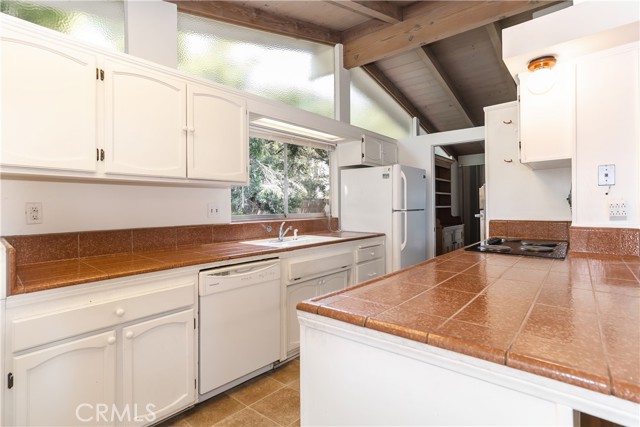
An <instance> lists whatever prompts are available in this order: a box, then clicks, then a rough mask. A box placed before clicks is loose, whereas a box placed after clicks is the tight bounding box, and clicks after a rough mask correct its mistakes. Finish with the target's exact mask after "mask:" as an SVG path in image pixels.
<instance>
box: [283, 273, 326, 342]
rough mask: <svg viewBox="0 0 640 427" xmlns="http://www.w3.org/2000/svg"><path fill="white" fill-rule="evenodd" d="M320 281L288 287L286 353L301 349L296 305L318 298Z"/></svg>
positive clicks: (309, 281)
mask: <svg viewBox="0 0 640 427" xmlns="http://www.w3.org/2000/svg"><path fill="white" fill-rule="evenodd" d="M319 281H320V279H314V280H308V281H306V282H302V283H297V284H295V285H291V286H288V287H287V331H286V334H285V336H286V337H287V338H286V351H287V352H290V351H291V350H295V349H297V348H299V347H300V324H299V323H298V314H297V313H296V305H298V303H299V302H300V301H304V300H306V299H309V298H313V297H315V296H316V294H317V291H316V287H317V286H319Z"/></svg>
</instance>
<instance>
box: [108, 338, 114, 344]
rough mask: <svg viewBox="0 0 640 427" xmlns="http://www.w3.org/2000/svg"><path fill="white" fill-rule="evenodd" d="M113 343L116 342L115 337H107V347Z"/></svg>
mask: <svg viewBox="0 0 640 427" xmlns="http://www.w3.org/2000/svg"><path fill="white" fill-rule="evenodd" d="M115 342H116V337H109V338H107V343H108V344H109V345H111V344H115Z"/></svg>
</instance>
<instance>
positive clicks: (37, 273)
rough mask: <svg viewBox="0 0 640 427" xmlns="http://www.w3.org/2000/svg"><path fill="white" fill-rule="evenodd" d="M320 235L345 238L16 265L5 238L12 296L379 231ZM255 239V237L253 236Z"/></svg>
mask: <svg viewBox="0 0 640 427" xmlns="http://www.w3.org/2000/svg"><path fill="white" fill-rule="evenodd" d="M308 234H313V235H318V236H333V237H340V238H341V239H343V240H339V241H330V242H323V243H316V244H312V245H302V246H297V247H289V248H273V247H268V246H257V245H249V244H245V243H240V242H238V241H232V242H220V243H210V244H203V245H194V246H183V247H179V248H175V249H163V250H156V251H143V252H133V253H126V254H115V255H102V256H93V257H84V258H72V259H66V260H60V261H50V262H42V263H34V264H24V265H18V266H17V267H16V265H15V258H16V255H15V250H14V249H13V248H12V247H11V245H9V244H8V242H7V241H6V240H4V239H2V243H3V244H4V245H5V247H6V248H7V253H8V256H7V263H8V264H9V265H8V269H7V270H8V272H9V274H8V275H9V279H8V280H9V282H10V283H9V284H8V287H9V289H8V291H10V292H8V295H9V294H10V295H16V294H23V293H30V292H37V291H42V290H46V289H54V288H60V287H64V286H70V285H77V284H81V283H88V282H94V281H97V280H105V279H114V278H118V277H125V276H131V275H134V274H142V273H149V272H153V271H161V270H168V269H171V268H179V267H187V266H191V265H198V264H207V263H212V262H218V261H225V260H231V259H237V258H246V257H252V256H259V255H266V254H277V253H281V252H287V251H292V250H297V249H304V248H310V247H316V246H325V245H331V244H334V243H342V242H348V241H354V240H361V239H365V238H371V237H380V236H384V234H379V233H356V232H347V231H342V232H333V233H329V232H326V233H320V232H314V233H308ZM249 240H252V239H249Z"/></svg>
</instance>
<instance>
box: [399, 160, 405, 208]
mask: <svg viewBox="0 0 640 427" xmlns="http://www.w3.org/2000/svg"><path fill="white" fill-rule="evenodd" d="M400 181H401V182H402V207H401V208H400V209H404V210H406V209H407V176H406V175H405V174H404V172H402V169H400Z"/></svg>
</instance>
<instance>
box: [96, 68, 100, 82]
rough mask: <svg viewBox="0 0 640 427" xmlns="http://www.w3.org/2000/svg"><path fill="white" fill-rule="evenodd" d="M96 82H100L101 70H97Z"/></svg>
mask: <svg viewBox="0 0 640 427" xmlns="http://www.w3.org/2000/svg"><path fill="white" fill-rule="evenodd" d="M96 80H100V69H99V68H96Z"/></svg>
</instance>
